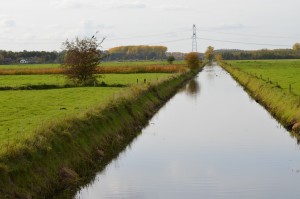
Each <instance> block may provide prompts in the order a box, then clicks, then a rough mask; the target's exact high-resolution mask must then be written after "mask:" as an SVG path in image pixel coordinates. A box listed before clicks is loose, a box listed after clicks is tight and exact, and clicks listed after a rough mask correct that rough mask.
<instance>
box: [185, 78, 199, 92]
mask: <svg viewBox="0 0 300 199" xmlns="http://www.w3.org/2000/svg"><path fill="white" fill-rule="evenodd" d="M186 92H187V94H188V95H191V96H195V95H197V94H198V93H200V84H199V83H198V81H196V80H195V79H192V80H191V81H190V82H189V84H188V85H187V88H186Z"/></svg>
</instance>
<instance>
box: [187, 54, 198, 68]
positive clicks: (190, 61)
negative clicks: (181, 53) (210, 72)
mask: <svg viewBox="0 0 300 199" xmlns="http://www.w3.org/2000/svg"><path fill="white" fill-rule="evenodd" d="M185 61H186V63H187V65H188V67H189V68H190V69H196V68H198V67H199V66H200V64H201V60H200V59H199V54H198V53H195V52H191V53H188V54H186V55H185Z"/></svg>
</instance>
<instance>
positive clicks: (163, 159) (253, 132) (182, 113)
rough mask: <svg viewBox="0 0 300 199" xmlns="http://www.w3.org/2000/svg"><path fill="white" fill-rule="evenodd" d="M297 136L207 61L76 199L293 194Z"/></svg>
mask: <svg viewBox="0 0 300 199" xmlns="http://www.w3.org/2000/svg"><path fill="white" fill-rule="evenodd" d="M299 172H300V150H299V146H298V145H297V139H296V138H294V137H293V136H292V135H291V134H290V133H289V132H287V131H286V130H285V129H284V128H282V127H281V126H280V124H279V123H278V122H277V121H276V120H275V119H273V118H272V117H271V116H270V115H269V114H268V112H267V111H265V110H264V109H263V108H262V107H261V106H260V105H259V104H257V103H256V102H255V101H253V100H252V99H251V98H249V96H248V95H247V94H246V93H245V92H244V91H243V89H242V88H241V87H240V86H238V84H237V83H236V82H235V81H234V80H233V79H232V78H231V76H230V75H229V74H228V73H226V72H225V71H224V70H223V69H221V68H220V67H219V66H216V65H214V66H207V67H205V68H204V70H203V71H202V72H201V73H199V75H198V77H197V78H195V80H193V81H191V82H190V83H189V84H188V85H187V86H186V88H185V89H183V90H182V91H180V92H179V93H178V94H177V95H176V96H175V97H173V98H172V99H171V100H170V101H169V102H168V103H167V104H166V105H165V106H164V107H163V108H162V109H161V110H160V111H159V112H158V113H157V114H156V115H155V116H154V118H153V119H152V120H151V121H150V125H149V126H148V127H146V128H145V129H144V130H143V132H142V134H141V136H139V137H138V138H137V139H136V140H135V141H134V143H132V144H131V145H130V146H129V147H128V148H127V149H126V150H125V151H124V152H123V153H122V154H120V156H119V157H118V159H116V160H114V161H113V162H112V163H111V164H109V165H108V166H107V168H106V169H105V170H104V171H102V172H100V173H99V174H98V175H97V177H96V179H95V181H94V182H91V184H90V185H88V186H87V187H85V188H82V190H81V191H80V192H79V193H78V194H77V195H76V198H78V199H79V198H80V199H98V198H111V199H114V198H122V199H123V198H124V199H134V198H138V199H143V198H144V199H153V198H163V199H168V198H171V199H174V198H189V199H191V198H230V199H232V198H256V199H257V198H264V199H265V198H270V199H271V198H272V199H274V198H300V190H299V185H300V173H299Z"/></svg>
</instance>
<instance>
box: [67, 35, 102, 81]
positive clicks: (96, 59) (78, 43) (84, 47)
mask: <svg viewBox="0 0 300 199" xmlns="http://www.w3.org/2000/svg"><path fill="white" fill-rule="evenodd" d="M104 39H105V38H104ZM104 39H102V40H101V42H98V40H97V38H96V36H93V37H91V38H84V39H80V38H78V37H77V38H76V39H75V41H69V40H66V41H65V42H64V43H63V47H64V49H63V50H65V51H66V54H65V57H64V63H63V64H62V67H63V68H65V73H66V75H67V76H68V77H69V78H70V79H71V80H72V81H73V82H74V83H76V84H80V85H89V84H94V82H95V81H96V78H95V76H94V74H96V72H97V71H96V69H97V66H98V65H99V64H100V63H101V61H102V59H103V58H104V54H103V52H102V51H101V50H100V49H99V48H100V47H101V44H102V42H103V41H104Z"/></svg>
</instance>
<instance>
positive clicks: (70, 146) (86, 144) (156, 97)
mask: <svg viewBox="0 0 300 199" xmlns="http://www.w3.org/2000/svg"><path fill="white" fill-rule="evenodd" d="M195 74H196V72H195V71H194V72H187V73H183V74H181V75H180V76H176V77H171V78H169V79H167V80H164V81H157V82H153V83H151V84H150V83H149V84H142V85H137V86H134V87H131V88H128V89H127V90H126V91H124V92H123V94H119V95H118V96H116V95H115V96H114V97H113V98H112V100H111V101H110V102H106V103H105V104H102V105H101V106H96V105H95V106H94V107H93V108H92V109H90V110H89V111H86V112H85V113H82V114H79V115H77V116H72V117H69V118H66V119H64V120H62V121H57V122H54V123H52V124H47V125H44V126H43V127H41V128H40V129H38V130H36V133H35V136H33V137H32V138H30V139H27V140H25V141H24V142H23V143H22V144H21V145H20V146H17V147H9V145H8V147H7V149H6V153H4V154H2V155H1V156H0V195H1V196H2V197H6V198H53V196H54V195H56V194H57V193H59V192H61V191H62V190H69V191H70V192H72V190H73V191H74V189H75V188H76V187H78V185H81V184H83V183H84V182H86V180H87V179H90V177H91V176H93V174H94V171H95V170H99V169H101V168H103V167H104V166H105V165H106V164H107V163H108V162H109V161H110V160H111V159H112V158H114V157H115V156H117V154H118V153H119V152H120V150H122V149H123V148H124V147H125V146H126V145H127V144H128V143H129V142H130V141H131V140H132V139H134V137H135V136H136V135H137V134H138V133H139V132H140V130H141V129H142V127H143V126H144V125H145V124H147V122H148V120H149V118H150V117H152V116H153V115H154V114H155V112H156V111H157V110H158V109H159V108H160V107H161V106H162V105H163V104H164V103H165V102H166V101H167V100H168V99H169V98H170V97H171V96H172V95H174V94H175V93H176V91H177V90H178V88H179V87H181V86H182V85H183V84H184V83H185V82H186V81H187V80H188V79H190V78H192V77H193V76H194V75H195ZM66 197H67V195H64V198H66Z"/></svg>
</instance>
